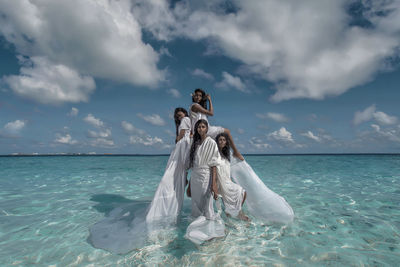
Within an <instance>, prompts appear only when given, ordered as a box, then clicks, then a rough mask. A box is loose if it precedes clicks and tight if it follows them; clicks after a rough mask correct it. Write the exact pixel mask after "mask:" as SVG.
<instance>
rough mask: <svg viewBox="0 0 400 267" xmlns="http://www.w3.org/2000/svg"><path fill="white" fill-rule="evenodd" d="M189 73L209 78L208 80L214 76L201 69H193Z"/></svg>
mask: <svg viewBox="0 0 400 267" xmlns="http://www.w3.org/2000/svg"><path fill="white" fill-rule="evenodd" d="M191 73H192V75H193V76H197V77H201V78H205V79H207V80H210V81H212V80H214V76H213V75H212V74H210V73H208V72H205V71H204V70H202V69H194V70H193V71H192V72H191Z"/></svg>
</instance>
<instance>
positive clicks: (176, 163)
mask: <svg viewBox="0 0 400 267" xmlns="http://www.w3.org/2000/svg"><path fill="white" fill-rule="evenodd" d="M190 126H191V125H190V119H189V118H188V117H185V118H183V119H182V121H181V124H180V126H179V128H178V132H179V131H180V130H182V129H184V130H185V136H184V137H183V138H182V139H181V140H180V141H179V142H178V143H177V144H176V146H175V149H174V150H173V151H172V153H171V155H170V157H169V160H168V163H167V167H166V168H165V172H164V175H163V177H162V178H161V181H160V184H159V185H158V188H157V190H156V193H155V195H154V197H153V200H152V202H151V204H150V205H148V203H147V204H146V203H141V204H133V203H132V204H131V203H128V204H124V205H121V206H120V207H118V208H115V209H114V210H112V211H111V212H110V214H109V215H108V216H107V217H105V218H104V219H103V220H101V221H99V222H97V223H96V224H94V225H92V226H91V227H90V228H89V232H90V235H89V238H88V241H89V242H90V243H91V244H92V245H93V246H94V247H96V248H102V249H105V250H108V251H111V252H113V253H117V254H125V253H128V252H129V251H131V250H133V249H136V248H140V247H143V246H144V245H145V244H146V241H147V240H148V237H149V234H150V232H151V231H154V230H157V229H158V227H160V226H161V227H163V226H170V225H171V223H175V222H176V218H177V216H178V215H179V212H180V210H181V208H182V204H183V198H184V192H185V181H186V169H187V158H188V157H189V154H188V153H189V151H190V145H191V141H190ZM146 206H147V208H146Z"/></svg>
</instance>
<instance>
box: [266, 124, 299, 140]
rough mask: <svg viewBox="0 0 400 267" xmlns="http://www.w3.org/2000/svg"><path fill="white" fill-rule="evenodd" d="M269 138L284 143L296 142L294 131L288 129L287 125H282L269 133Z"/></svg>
mask: <svg viewBox="0 0 400 267" xmlns="http://www.w3.org/2000/svg"><path fill="white" fill-rule="evenodd" d="M268 138H269V139H270V140H275V141H278V142H282V143H294V139H293V137H292V133H291V132H289V131H288V130H286V128H285V127H281V128H280V129H279V130H277V131H274V132H271V133H269V134H268Z"/></svg>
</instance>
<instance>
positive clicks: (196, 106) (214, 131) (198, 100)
mask: <svg viewBox="0 0 400 267" xmlns="http://www.w3.org/2000/svg"><path fill="white" fill-rule="evenodd" d="M207 100H208V103H209V108H208V109H207ZM192 101H193V104H192V105H191V106H190V110H189V113H190V114H189V116H190V120H191V122H192V132H193V131H194V125H195V124H196V122H197V121H198V120H200V119H203V120H206V121H207V116H214V108H213V105H212V101H211V96H210V95H206V93H205V92H204V91H203V90H202V89H200V88H198V89H196V90H195V91H194V94H193V95H192ZM220 133H226V134H227V135H228V139H229V141H230V143H231V146H232V150H233V155H234V156H235V157H237V158H238V159H240V160H244V158H243V156H242V154H240V152H239V150H238V149H237V148H236V145H235V143H234V142H233V138H232V135H231V132H230V131H229V129H226V128H223V127H220V126H209V127H208V134H207V135H208V136H211V137H212V138H213V139H214V138H215V137H216V136H217V135H218V134H220Z"/></svg>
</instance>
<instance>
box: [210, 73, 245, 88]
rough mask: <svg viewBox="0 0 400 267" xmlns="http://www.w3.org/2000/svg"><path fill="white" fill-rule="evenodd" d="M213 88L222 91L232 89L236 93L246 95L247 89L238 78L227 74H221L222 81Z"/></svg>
mask: <svg viewBox="0 0 400 267" xmlns="http://www.w3.org/2000/svg"><path fill="white" fill-rule="evenodd" d="M215 87H218V88H222V89H230V88H234V89H236V90H238V91H241V92H245V93H248V92H249V91H248V89H247V88H246V85H245V84H244V83H243V82H242V80H241V79H240V77H237V76H233V75H231V74H229V73H228V72H225V71H224V72H222V81H220V82H218V83H216V84H215Z"/></svg>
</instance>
